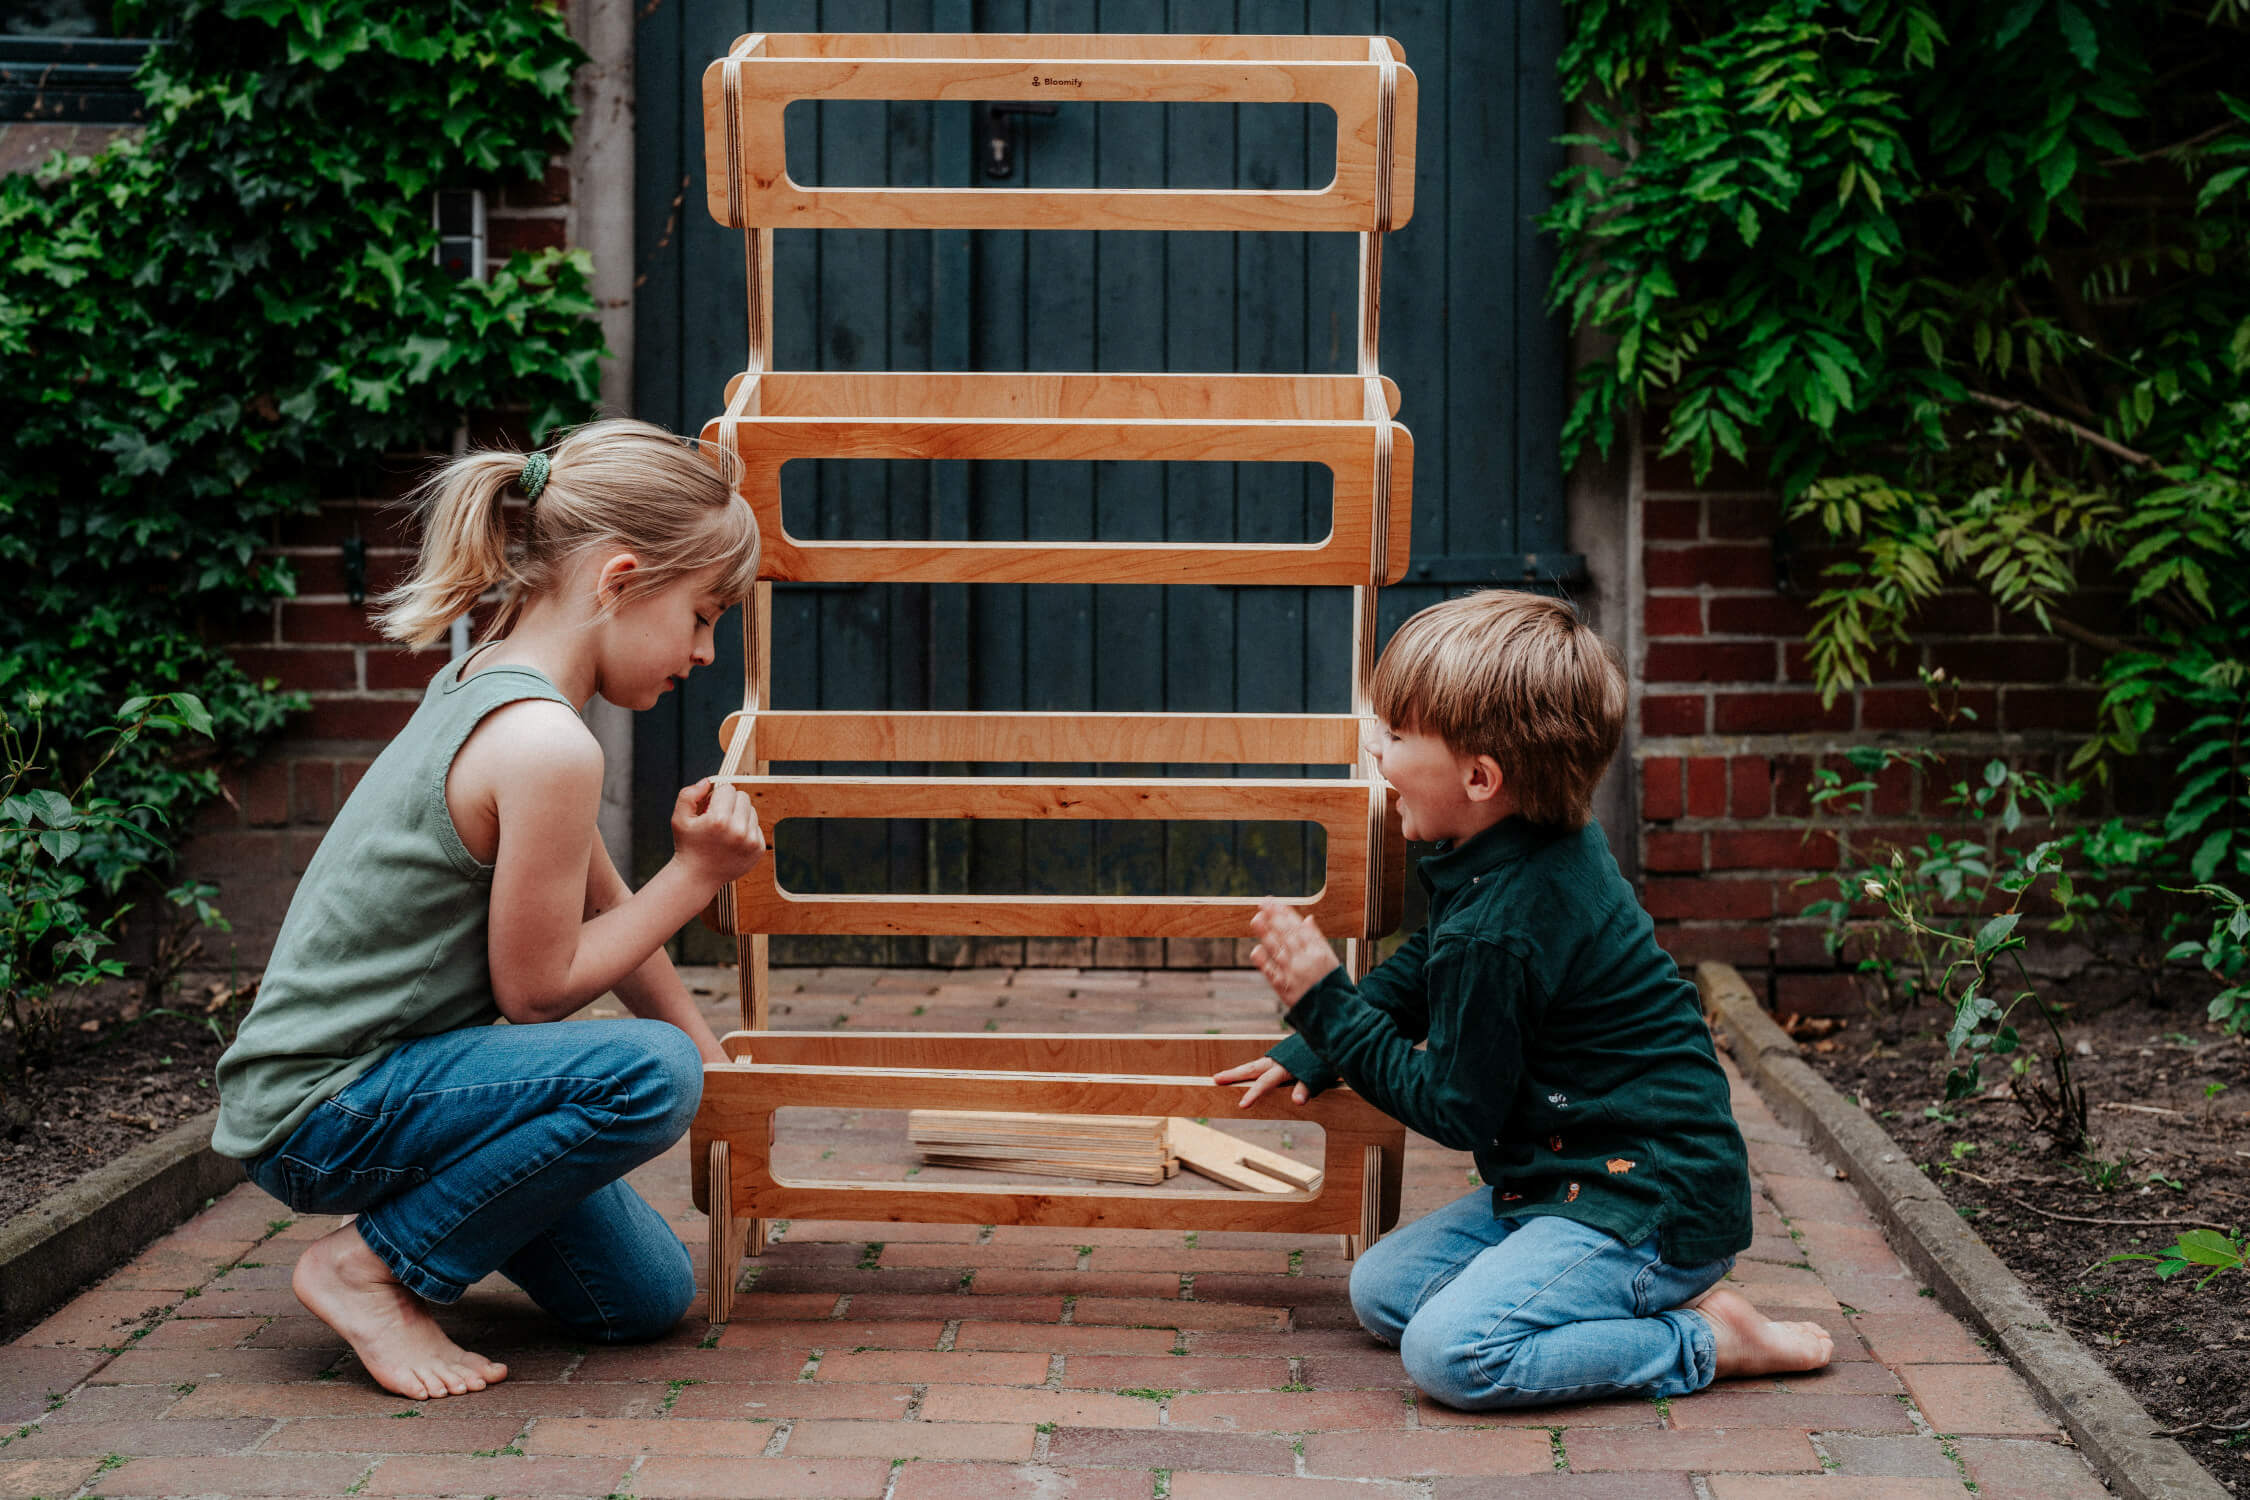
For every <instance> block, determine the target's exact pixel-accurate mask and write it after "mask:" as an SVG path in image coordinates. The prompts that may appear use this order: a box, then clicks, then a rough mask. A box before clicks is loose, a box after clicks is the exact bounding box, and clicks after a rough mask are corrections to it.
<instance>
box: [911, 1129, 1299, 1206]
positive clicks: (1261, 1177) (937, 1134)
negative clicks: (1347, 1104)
mask: <svg viewBox="0 0 2250 1500" xmlns="http://www.w3.org/2000/svg"><path fill="white" fill-rule="evenodd" d="M906 1134H907V1140H908V1142H909V1143H910V1144H911V1145H912V1146H913V1147H914V1148H915V1151H916V1153H917V1155H918V1156H919V1158H920V1160H922V1161H923V1162H925V1163H927V1164H929V1165H931V1166H938V1167H980V1168H983V1169H985V1170H987V1171H1000V1172H1031V1173H1038V1174H1041V1175H1045V1176H1049V1177H1086V1178H1092V1179H1094V1180H1096V1181H1100V1182H1130V1183H1139V1184H1142V1185H1144V1186H1154V1185H1155V1184H1157V1183H1160V1182H1162V1181H1164V1179H1166V1178H1167V1177H1171V1176H1173V1175H1175V1174H1177V1173H1178V1171H1179V1169H1180V1168H1181V1167H1183V1166H1184V1167H1186V1168H1188V1169H1189V1170H1190V1171H1193V1172H1196V1173H1199V1174H1201V1175H1202V1176H1205V1177H1208V1178H1210V1179H1211V1180H1212V1181H1214V1182H1222V1183H1225V1184H1226V1185H1227V1186H1228V1187H1232V1188H1241V1189H1243V1190H1245V1191H1247V1192H1254V1193H1298V1192H1318V1191H1319V1190H1320V1184H1321V1172H1320V1169H1319V1168H1318V1167H1312V1166H1307V1165H1306V1164H1305V1163H1303V1162H1300V1161H1293V1160H1291V1159H1290V1158H1289V1157H1286V1156H1284V1155H1282V1154H1281V1153H1280V1152H1278V1151H1269V1150H1266V1149H1265V1148H1264V1147H1262V1146H1255V1145H1252V1144H1251V1143H1250V1142H1248V1141H1245V1140H1242V1139H1240V1138H1239V1137H1236V1136H1232V1135H1229V1134H1227V1133H1226V1132H1225V1131H1223V1130H1214V1129H1212V1128H1211V1127H1210V1126H1208V1125H1204V1124H1200V1123H1198V1122H1197V1121H1194V1120H1185V1119H1178V1118H1164V1117H1160V1116H1155V1115H1043V1114H1002V1113H993V1112H988V1111H976V1110H951V1109H916V1110H909V1111H908V1112H907V1116H906Z"/></svg>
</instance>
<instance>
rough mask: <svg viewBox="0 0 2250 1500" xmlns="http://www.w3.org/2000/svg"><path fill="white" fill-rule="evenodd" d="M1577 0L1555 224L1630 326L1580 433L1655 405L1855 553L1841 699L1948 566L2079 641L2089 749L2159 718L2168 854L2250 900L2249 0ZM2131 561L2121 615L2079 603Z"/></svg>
mask: <svg viewBox="0 0 2250 1500" xmlns="http://www.w3.org/2000/svg"><path fill="white" fill-rule="evenodd" d="M1570 10H1571V15H1572V21H1573V36H1572V39H1571V42H1570V44H1569V46H1568V48H1567V50H1566V52H1565V56H1564V69H1563V71H1564V87H1565V91H1566V93H1568V94H1569V95H1570V96H1571V97H1573V98H1575V99H1577V100H1579V101H1580V102H1581V103H1583V104H1584V105H1585V106H1586V107H1587V108H1588V109H1589V111H1590V112H1591V114H1592V117H1593V119H1594V121H1595V125H1596V129H1595V130H1594V131H1593V132H1592V133H1591V134H1588V135H1585V136H1582V137H1579V138H1577V141H1578V144H1580V145H1582V146H1585V147H1588V148H1590V149H1591V151H1592V152H1593V153H1595V154H1596V156H1597V157H1598V158H1599V159H1596V160H1592V161H1589V162H1587V163H1586V164H1584V165H1581V166H1577V167H1574V168H1573V169H1571V170H1570V171H1569V172H1567V173H1566V174H1565V175H1564V177H1563V179H1562V180H1561V183H1560V186H1561V188H1562V194H1561V197H1560V199H1559V201H1558V203H1557V205H1556V207H1555V208H1554V209H1553V211H1552V212H1551V214H1550V216H1549V218H1548V221H1547V222H1548V225H1549V227H1550V228H1552V229H1553V230H1554V231H1555V232H1556V233H1557V235H1558V237H1559V239H1560V243H1561V258H1560V264H1559V267H1558V270H1557V273H1556V277H1555V282H1554V287H1553V296H1554V300H1555V302H1556V304H1557V305H1558V306H1560V307H1561V308H1563V309H1565V310H1567V311H1568V312H1569V314H1570V315H1571V316H1572V318H1573V320H1574V322H1575V323H1576V324H1577V325H1578V327H1579V328H1580V329H1581V330H1582V331H1596V332H1600V333H1603V334H1606V335H1608V336H1609V337H1608V340H1607V341H1606V345H1605V348H1606V352H1605V353H1602V354H1600V355H1598V356H1597V357H1596V358H1594V359H1593V360H1592V361H1591V362H1590V363H1589V364H1588V365H1587V366H1586V367H1585V369H1584V370H1583V372H1582V378H1581V380H1580V382H1579V387H1578V391H1577V394H1576V397H1575V401H1574V404H1573V406H1572V410H1571V416H1570V421H1569V426H1568V430H1567V433H1566V438H1567V444H1566V446H1567V448H1568V450H1569V451H1571V452H1575V451H1577V449H1578V448H1579V447H1581V446H1583V445H1585V444H1588V443H1594V444H1600V445H1604V446H1606V445H1607V443H1608V442H1609V441H1611V439H1612V438H1613V437H1614V435H1615V434H1616V432H1618V431H1619V430H1621V428H1622V426H1623V424H1624V422H1625V421H1626V419H1627V417H1628V415H1629V413H1630V412H1631V411H1633V410H1634V409H1636V408H1638V407H1646V408H1647V409H1648V410H1650V411H1651V412H1653V413H1656V414H1657V427H1658V440H1657V441H1658V446H1659V448H1660V449H1661V450H1662V451H1663V452H1665V453H1670V454H1682V455H1685V456H1686V457H1687V458H1688V459H1689V460H1690V461H1691V462H1692V464H1693V465H1694V467H1695V469H1696V470H1697V472H1698V473H1699V474H1700V473H1706V472H1708V471H1709V470H1710V468H1711V467H1712V466H1713V465H1714V464H1715V463H1716V462H1718V461H1719V460H1721V459H1722V458H1727V459H1732V460H1734V461H1736V462H1739V463H1744V464H1748V465H1750V466H1752V467H1753V468H1754V469H1762V470H1763V471H1764V474H1765V476H1766V477H1767V478H1768V479H1769V480H1770V481H1771V482H1772V483H1773V484H1774V485H1776V486H1777V487H1778V488H1779V489H1780V490H1781V491H1782V492H1783V494H1784V496H1785V497H1786V498H1787V500H1788V502H1789V507H1790V514H1791V516H1792V518H1793V519H1794V520H1795V521H1796V522H1797V523H1799V524H1801V525H1804V526H1808V527H1811V528H1815V529H1817V530H1818V531H1819V532H1821V533H1824V534H1825V536H1826V537H1827V538H1829V539H1831V540H1832V541H1834V542H1836V543H1840V544H1842V546H1843V548H1844V550H1845V552H1846V554H1847V555H1846V556H1845V558H1844V559H1843V560H1842V561H1840V562H1838V563H1836V564H1835V565H1833V566H1831V567H1830V568H1829V569H1828V571H1827V573H1826V576H1825V578H1824V579H1823V587H1822V590H1821V592H1820V593H1819V595H1818V597H1817V598H1815V599H1814V600H1813V613H1814V617H1815V618H1814V625H1813V628H1812V631H1811V636H1810V644H1811V660H1812V665H1813V667H1814V670H1815V672H1816V674H1817V676H1818V678H1819V680H1820V683H1821V686H1822V687H1823V689H1824V691H1825V692H1827V693H1828V694H1829V695H1830V696H1831V697H1833V695H1834V694H1836V693H1837V692H1839V691H1841V690H1843V689H1845V688H1847V687H1850V686H1852V685H1854V684H1856V683H1860V682H1864V681H1867V680H1868V679H1869V678H1870V677H1871V676H1872V674H1873V673H1874V671H1875V670H1876V666H1877V663H1878V661H1879V659H1880V658H1881V656H1882V654H1883V653H1884V652H1885V651H1887V650H1889V649H1890V648H1892V647H1894V646H1909V647H1910V646H1911V627H1912V624H1913V621H1914V619H1915V617H1916V613H1917V611H1918V610H1919V609H1920V608H1921V607H1922V606H1923V605H1925V604H1926V603H1928V602H1929V601H1930V600H1931V599H1932V598H1934V597H1935V596H1936V595H1937V594H1938V593H1939V592H1940V591H1941V590H1944V589H1947V588H1961V587H1969V588H1976V589H1979V590H1982V591H1983V592H1984V593H1986V594H1987V595H1988V596H1990V597H1991V598H1992V599H1994V600H1995V601H1996V602H1998V603H1999V604H2000V605H2002V606H2004V607H2005V608H2007V609H2008V610H2011V611H2014V612H2017V613H2019V614H2022V615H2026V616H2029V617H2031V618H2033V619H2035V620H2037V621H2038V622H2039V623H2040V624H2041V625H2043V626H2044V627H2045V628H2047V629H2049V630H2050V631H2052V632H2053V633H2055V634H2057V635H2059V636H2062V637H2064V638H2066V639H2068V640H2071V641H2073V642H2076V643H2078V644H2079V645H2080V646H2082V647H2085V648H2087V649H2088V650H2090V651H2091V652H2093V653H2094V654H2095V655H2096V656H2098V657H2099V658H2100V659H2101V661H2102V666H2101V667H2100V668H2099V675H2100V679H2101V681H2102V684H2103V688H2104V695H2103V699H2102V702H2101V707H2100V711H2099V719H2098V722H2097V723H2089V724H2087V725H2085V726H2084V728H2085V732H2086V735H2087V742H2086V745H2085V748H2084V750H2083V752H2082V754H2081V755H2080V757H2079V758H2078V760H2077V761H2076V762H2075V763H2074V766H2073V769H2074V770H2075V771H2082V772H2084V773H2086V774H2087V775H2090V776H2093V777H2095V778H2097V779H2098V778H2100V777H2102V776H2104V775H2106V774H2108V771H2109V768H2110V767H2111V765H2113V764H2114V763H2115V762H2116V760H2117V758H2118V757H2121V756H2129V755H2140V754H2143V753H2144V751H2145V750H2146V749H2147V748H2148V747H2149V742H2150V736H2151V735H2152V734H2155V733H2157V732H2159V731H2160V730H2161V731H2162V732H2163V733H2164V734H2165V735H2166V737H2167V739H2168V746H2169V752H2170V756H2169V758H2170V761H2171V764H2172V766H2173V768H2174V770H2175V771H2176V772H2177V776H2176V779H2175V780H2174V782H2173V784H2172V785H2171V786H2170V787H2169V788H2168V789H2167V793H2166V795H2167V797H2168V799H2169V802H2170V806H2169V809H2168V811H2167V812H2166V813H2165V815H2164V816H2163V817H2162V818H2161V819H2160V820H2158V822H2157V824H2156V825H2155V827H2154V828H2153V829H2152V830H2151V831H2152V832H2154V833H2155V834H2156V836H2157V837H2158V839H2159V841H2160V842H2159V845H2158V847H2157V848H2156V849H2155V850H2154V851H2152V852H2151V853H2150V854H2149V855H2148V857H2147V859H2146V861H2145V863H2146V864H2147V865H2148V867H2149V873H2150V874H2152V875H2155V876H2159V877H2161V878H2163V879H2165V880H2166V881H2168V882H2169V883H2170V884H2172V885H2176V886H2193V885H2198V884H2205V883H2216V884H2217V885H2220V886H2224V887H2226V888H2228V889H2230V890H2239V889H2241V888H2242V887H2243V886H2244V884H2245V883H2246V882H2250V759H2246V757H2245V747H2246V745H2250V733H2246V731H2250V381H2246V378H2245V377H2246V375H2250V102H2246V101H2245V99H2244V98H2243V97H2242V96H2241V94H2240V90H2241V89H2242V82H2241V78H2242V75H2241V71H2240V69H2239V67H2238V66H2237V64H2238V61H2239V59H2240V58H2241V57H2242V56H2243V55H2244V54H2245V51H2246V49H2250V27H2246V24H2245V22H2246V17H2250V6H2246V5H2245V3H2244V0H2219V3H2217V4H2215V5H2211V6H2201V5H2198V6H2175V5H2170V4H2165V3H2160V0H2103V3H2099V4H2096V3H2091V0H2008V3H2004V4H1985V3H1979V0H1749V3H1737V0H1574V3H1573V4H1572V5H1571V7H1570ZM2111 580H2115V581H2116V582H2117V583H2118V584H2119V585H2120V587H2119V589H2118V597H2117V600H2116V604H2115V610H2114V613H2115V618H2114V619H2109V618H2102V617H2100V616H2098V615H2097V616H2094V617H2092V618H2086V617H2083V612H2082V611H2081V610H2079V609H2077V608H2074V607H2071V608H2066V607H2065V606H2066V601H2070V600H2072V599H2073V597H2074V596H2075V595H2077V594H2078V593H2079V591H2080V590H2081V588H2082V586H2083V585H2085V584H2087V583H2088V582H2089V581H2092V582H2100V583H2105V584H2106V583H2108V582H2110V581H2111ZM2136 832H2138V830H2136ZM2219 917H2220V918H2221V920H2222V921H2226V920H2230V918H2229V915H2228V912H2227V911H2225V910H2223V909H2222V910H2221V911H2220V912H2219ZM2236 1014H2237V1015H2238V1016H2240V1017H2241V1020H2240V1022H2238V1024H2250V1011H2239V1012H2236Z"/></svg>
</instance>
